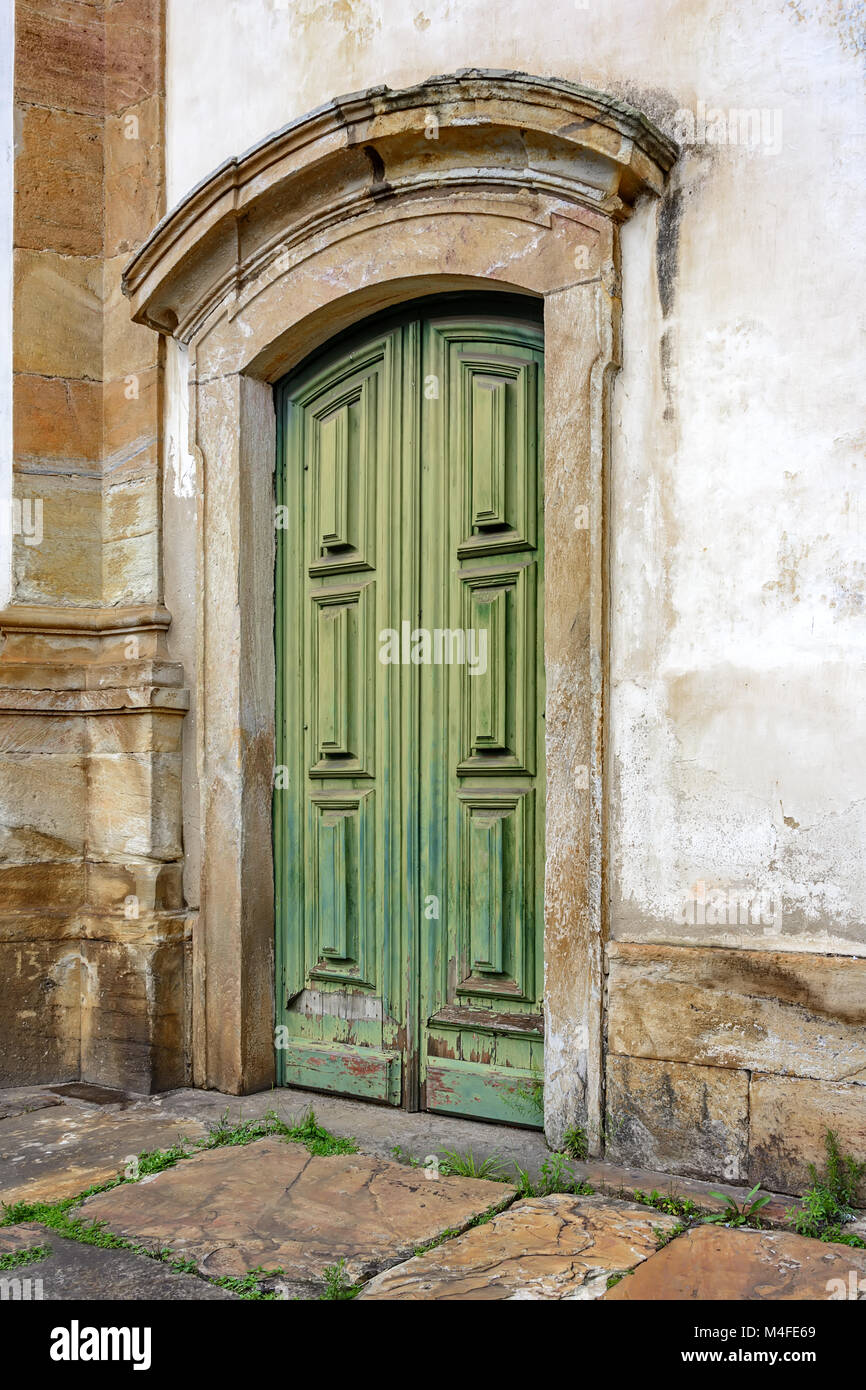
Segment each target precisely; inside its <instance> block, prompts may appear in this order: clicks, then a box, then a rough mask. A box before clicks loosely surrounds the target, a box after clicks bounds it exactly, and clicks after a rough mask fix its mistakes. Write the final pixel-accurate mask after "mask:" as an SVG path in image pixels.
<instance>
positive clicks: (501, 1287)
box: [359, 1195, 677, 1300]
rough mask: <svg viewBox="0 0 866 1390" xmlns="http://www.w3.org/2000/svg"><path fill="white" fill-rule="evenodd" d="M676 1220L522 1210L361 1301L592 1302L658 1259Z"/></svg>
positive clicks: (544, 1201)
mask: <svg viewBox="0 0 866 1390" xmlns="http://www.w3.org/2000/svg"><path fill="white" fill-rule="evenodd" d="M676 1225H677V1222H676V1218H675V1217H672V1216H661V1215H659V1213H657V1212H654V1211H649V1210H648V1209H647V1208H646V1207H640V1206H634V1205H632V1204H630V1203H628V1202H617V1201H610V1200H608V1199H605V1198H600V1197H574V1196H565V1195H556V1196H551V1197H533V1198H530V1199H528V1200H526V1201H522V1202H517V1203H515V1205H514V1206H512V1207H509V1209H508V1210H507V1211H504V1212H502V1213H501V1214H500V1215H498V1216H495V1217H494V1218H493V1220H492V1221H488V1222H485V1224H484V1225H481V1226H475V1227H473V1228H472V1230H469V1231H467V1232H466V1233H465V1234H464V1235H462V1236H459V1237H458V1238H456V1239H454V1240H449V1241H446V1242H445V1243H444V1244H442V1245H439V1246H437V1247H436V1248H435V1249H434V1250H430V1251H428V1252H427V1253H426V1254H424V1255H421V1256H418V1257H417V1258H414V1259H411V1260H407V1261H406V1263H405V1264H401V1265H397V1266H396V1267H395V1268H392V1269H389V1270H387V1271H385V1272H384V1273H383V1274H380V1275H378V1277H377V1278H375V1279H373V1280H371V1282H370V1283H369V1284H367V1285H365V1287H364V1288H363V1289H362V1290H361V1293H360V1294H359V1298H361V1299H425V1300H428V1299H436V1300H460V1299H475V1300H493V1299H592V1298H599V1297H600V1296H601V1295H602V1294H603V1293H604V1292H605V1290H606V1289H607V1281H608V1279H609V1277H610V1276H611V1274H616V1273H621V1272H622V1271H624V1270H629V1269H632V1268H633V1267H634V1266H635V1265H637V1264H640V1263H641V1262H642V1261H644V1260H646V1259H648V1258H649V1257H650V1256H653V1255H654V1254H655V1251H656V1249H657V1245H658V1238H657V1235H656V1231H657V1230H662V1231H664V1232H671V1231H673V1230H675V1229H676Z"/></svg>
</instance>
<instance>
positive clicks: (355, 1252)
mask: <svg viewBox="0 0 866 1390" xmlns="http://www.w3.org/2000/svg"><path fill="white" fill-rule="evenodd" d="M311 1106H312V1107H313V1108H314V1110H315V1114H316V1119H317V1121H318V1123H319V1125H321V1126H324V1127H325V1128H327V1130H328V1131H330V1133H331V1134H332V1135H335V1136H339V1137H348V1136H352V1137H353V1138H354V1141H355V1145H356V1148H355V1151H352V1152H334V1151H328V1150H329V1149H330V1150H333V1149H339V1148H340V1147H346V1148H350V1147H351V1146H349V1145H343V1146H341V1145H329V1144H327V1143H325V1145H324V1146H322V1145H321V1144H320V1145H318V1146H317V1145H316V1144H315V1143H313V1144H307V1143H302V1142H298V1141H293V1140H290V1139H287V1138H286V1137H285V1135H284V1134H281V1133H279V1132H271V1133H265V1134H263V1135H262V1136H261V1137H255V1138H253V1139H252V1140H251V1142H239V1140H244V1139H248V1138H249V1135H248V1134H241V1135H234V1134H233V1130H232V1127H233V1126H235V1125H237V1124H239V1123H240V1124H243V1123H251V1122H256V1121H262V1119H263V1117H264V1116H266V1115H267V1114H268V1113H269V1112H275V1113H276V1114H277V1115H278V1116H279V1118H280V1120H282V1121H283V1122H284V1124H287V1125H292V1124H294V1123H297V1122H299V1121H300V1120H302V1119H303V1117H304V1114H305V1112H308V1111H309V1109H310V1107H311ZM262 1127H264V1128H270V1129H271V1130H273V1128H274V1127H273V1124H272V1123H271V1125H270V1126H262ZM232 1138H234V1142H227V1141H228V1140H231V1139H232ZM217 1140H219V1142H217ZM317 1147H318V1148H319V1149H322V1148H323V1147H324V1149H325V1151H324V1152H322V1151H319V1152H316V1151H315V1150H316V1148H317ZM311 1149H312V1150H313V1151H311ZM158 1150H162V1151H165V1150H169V1151H171V1158H172V1160H176V1161H173V1162H172V1163H171V1166H165V1167H162V1168H160V1162H156V1163H154V1161H153V1159H152V1158H151V1160H150V1161H148V1160H144V1159H142V1158H141V1155H142V1154H150V1155H153V1154H154V1152H155V1151H158ZM444 1150H453V1151H456V1152H459V1153H460V1154H467V1153H471V1154H472V1155H473V1156H474V1159H475V1163H476V1165H481V1164H482V1163H483V1162H484V1160H485V1159H487V1160H490V1161H494V1160H495V1162H496V1164H497V1167H496V1170H495V1172H494V1173H493V1174H490V1173H488V1172H485V1171H484V1170H482V1175H481V1176H478V1177H469V1176H460V1175H457V1174H453V1173H448V1172H447V1171H445V1169H444V1166H443V1168H442V1170H441V1171H440V1163H439V1162H437V1157H438V1159H439V1161H441V1156H442V1154H443V1151H444ZM548 1158H549V1155H548V1152H547V1149H546V1147H545V1144H544V1140H543V1138H542V1136H541V1135H539V1134H537V1133H535V1132H533V1131H529V1130H519V1129H513V1128H506V1127H503V1126H496V1125H481V1124H475V1123H472V1122H470V1121H463V1120H455V1119H452V1118H447V1117H437V1116H433V1115H429V1114H422V1115H407V1114H405V1113H404V1112H401V1111H394V1110H388V1109H385V1108H384V1107H375V1106H369V1105H367V1106H365V1105H362V1104H359V1103H357V1102H353V1101H348V1100H340V1099H338V1098H335V1097H325V1096H318V1095H311V1094H310V1093H304V1092H300V1091H289V1090H282V1091H274V1092H263V1093H261V1094H260V1095H257V1096H247V1097H243V1098H241V1099H238V1098H237V1097H228V1096H220V1095H218V1094H216V1093H213V1092H201V1091H192V1090H183V1091H175V1092H170V1093H167V1094H165V1095H162V1096H135V1095H130V1094H128V1093H122V1092H117V1091H111V1090H108V1089H107V1088H104V1087H98V1086H90V1085H87V1084H85V1083H69V1084H67V1085H61V1086H56V1087H31V1088H18V1089H15V1090H7V1091H0V1200H2V1202H3V1203H4V1206H5V1212H6V1224H4V1225H2V1226H0V1267H2V1276H3V1278H5V1279H7V1280H13V1281H14V1280H16V1279H17V1280H20V1281H22V1287H23V1285H24V1282H25V1281H27V1280H29V1281H30V1283H29V1285H27V1292H25V1293H23V1294H21V1289H19V1288H18V1286H16V1290H17V1293H18V1294H21V1296H24V1297H27V1296H38V1297H42V1298H45V1299H52V1300H57V1301H66V1300H74V1299H104V1298H108V1299H115V1300H127V1301H130V1300H143V1299H147V1300H150V1299H166V1300H178V1299H182V1300H195V1299H206V1300H213V1299H223V1300H233V1299H237V1298H239V1297H249V1296H250V1295H251V1294H252V1295H253V1296H258V1297H263V1296H265V1297H270V1298H273V1299H285V1298H289V1299H319V1298H322V1297H328V1298H348V1297H357V1299H358V1301H360V1302H365V1301H369V1300H371V1299H372V1300H395V1301H397V1300H416V1301H417V1300H434V1301H436V1300H486V1301H489V1300H502V1299H512V1300H532V1299H535V1300H555V1299H558V1300H572V1299H579V1300H591V1299H603V1300H606V1301H613V1302H618V1301H634V1300H678V1301H682V1300H698V1301H702V1300H716V1299H741V1300H755V1301H758V1300H771V1301H777V1300H822V1299H831V1298H835V1299H838V1298H843V1297H844V1298H851V1297H858V1298H860V1299H863V1298H866V1292H860V1289H861V1287H862V1289H863V1290H866V1250H859V1249H855V1248H852V1247H849V1246H846V1245H837V1244H825V1243H821V1242H819V1241H814V1240H808V1239H806V1238H804V1237H801V1236H798V1235H795V1234H793V1233H792V1232H791V1231H790V1230H785V1229H782V1226H783V1224H784V1214H785V1210H786V1208H788V1207H790V1206H791V1205H793V1201H794V1199H793V1198H792V1197H790V1196H784V1195H778V1194H773V1195H772V1197H771V1201H770V1202H769V1203H768V1204H767V1205H766V1206H765V1207H764V1209H763V1211H762V1213H761V1215H762V1218H763V1219H764V1222H765V1227H766V1228H765V1229H760V1230H751V1229H730V1228H728V1227H726V1226H722V1225H709V1224H703V1223H702V1221H701V1219H700V1218H694V1219H693V1220H692V1221H690V1222H687V1223H682V1222H681V1221H680V1220H679V1219H678V1218H677V1216H675V1215H667V1214H664V1213H662V1212H660V1211H658V1210H655V1209H654V1208H652V1207H649V1206H647V1205H645V1204H643V1203H641V1202H639V1201H636V1200H635V1198H634V1196H633V1195H632V1194H633V1193H634V1192H635V1191H642V1192H648V1191H652V1190H653V1189H656V1190H658V1191H659V1192H662V1193H669V1194H675V1195H677V1196H679V1197H689V1198H691V1200H692V1201H693V1202H694V1203H695V1204H696V1205H697V1206H698V1207H700V1208H701V1213H702V1215H706V1214H707V1213H712V1212H714V1211H715V1212H717V1211H718V1210H719V1209H720V1208H721V1206H722V1203H721V1201H720V1200H719V1199H718V1198H717V1197H714V1196H711V1191H713V1192H717V1191H721V1192H722V1193H723V1194H730V1195H733V1196H735V1198H737V1199H738V1200H740V1201H742V1199H743V1197H744V1196H745V1193H744V1192H741V1191H739V1190H738V1189H734V1188H726V1187H722V1188H720V1187H719V1185H718V1184H702V1183H698V1182H695V1181H692V1180H688V1179H684V1178H675V1177H671V1176H669V1175H663V1174H658V1173H646V1172H639V1171H633V1170H626V1169H620V1168H615V1167H613V1166H611V1165H606V1164H603V1163H592V1162H589V1163H576V1162H575V1163H572V1164H571V1165H570V1168H571V1171H572V1172H573V1175H574V1178H575V1182H576V1184H578V1191H577V1192H566V1193H563V1192H556V1193H552V1194H550V1195H543V1196H537V1195H536V1196H531V1197H526V1196H522V1195H521V1193H520V1191H519V1183H518V1176H517V1172H516V1168H515V1165H519V1166H520V1168H521V1169H524V1170H525V1171H526V1172H527V1173H528V1174H529V1175H530V1177H531V1178H532V1179H533V1180H534V1181H535V1182H536V1186H537V1179H538V1175H539V1173H540V1170H541V1167H542V1164H543V1163H544V1162H545V1160H546V1159H548ZM142 1173H143V1175H142ZM118 1179H120V1181H118ZM511 1179H513V1181H512V1180H511ZM587 1188H591V1189H592V1191H591V1192H589V1191H587ZM93 1189H102V1190H96V1191H93ZM88 1192H89V1195H84V1196H83V1197H82V1194H87V1193H88ZM80 1197H81V1200H80V1201H78V1200H72V1199H78V1198H80ZM64 1201H70V1203H71V1204H70V1206H69V1207H68V1208H67V1209H66V1215H65V1216H63V1215H62V1214H61V1215H60V1217H59V1218H58V1216H57V1212H58V1208H57V1206H56V1204H57V1203H61V1202H64ZM39 1203H42V1204H45V1207H43V1208H41V1209H40V1207H39V1206H38V1205H36V1204H39ZM16 1204H18V1205H17V1206H16ZM46 1208H52V1209H53V1210H52V1211H49V1210H46ZM93 1223H98V1225H96V1226H95V1227H94V1225H93ZM864 1225H866V1223H864V1222H863V1221H862V1220H861V1221H860V1222H859V1223H855V1225H854V1226H852V1227H851V1228H850V1229H857V1230H859V1231H860V1232H861V1233H862V1231H863V1229H864ZM94 1231H95V1232H96V1234H95V1235H94ZM82 1233H84V1234H85V1237H86V1238H85V1240H84V1241H82V1240H81V1239H80V1236H81V1234H82ZM75 1236H77V1237H79V1238H73V1237H75ZM0 1284H2V1279H0ZM37 1288H38V1294H37V1293H33V1292H32V1291H33V1290H35V1289H37ZM0 1292H3V1294H4V1296H5V1285H4V1286H3V1289H2V1290H0Z"/></svg>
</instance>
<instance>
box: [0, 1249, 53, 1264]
mask: <svg viewBox="0 0 866 1390" xmlns="http://www.w3.org/2000/svg"><path fill="white" fill-rule="evenodd" d="M50 1254H51V1246H50V1245H31V1246H30V1248H29V1249H28V1250H13V1251H11V1252H10V1253H9V1254H8V1255H0V1269H20V1268H21V1266H22V1265H32V1264H36V1263H37V1261H38V1260H44V1259H45V1258H46V1256H48V1255H50Z"/></svg>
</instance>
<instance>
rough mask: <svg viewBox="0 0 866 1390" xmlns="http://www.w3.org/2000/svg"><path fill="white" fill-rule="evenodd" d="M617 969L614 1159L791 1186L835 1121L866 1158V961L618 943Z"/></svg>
mask: <svg viewBox="0 0 866 1390" xmlns="http://www.w3.org/2000/svg"><path fill="white" fill-rule="evenodd" d="M608 964H609V971H608V1055H607V1064H606V1082H607V1086H606V1138H607V1156H608V1157H609V1158H611V1159H612V1160H613V1161H615V1162H617V1163H623V1164H628V1165H634V1166H642V1167H646V1168H654V1169H657V1170H659V1171H660V1172H665V1173H672V1174H681V1175H682V1176H685V1177H700V1178H718V1179H724V1180H726V1181H728V1182H734V1183H743V1184H746V1183H748V1184H749V1185H751V1184H754V1183H758V1182H760V1183H761V1184H762V1185H763V1186H764V1187H767V1188H771V1189H773V1190H774V1191H778V1192H792V1193H796V1192H801V1191H802V1190H803V1188H804V1187H805V1186H806V1185H807V1184H808V1182H809V1181H810V1178H809V1164H810V1163H815V1164H817V1165H818V1167H819V1169H820V1168H821V1165H822V1162H823V1158H824V1137H825V1134H826V1132H827V1130H828V1129H832V1130H834V1131H835V1132H836V1134H837V1135H838V1136H839V1141H840V1144H841V1145H842V1147H843V1149H844V1150H845V1151H846V1152H850V1153H853V1154H855V1156H857V1157H858V1158H861V1159H862V1158H866V1031H864V1027H863V1025H864V1023H866V960H863V959H859V958H857V957H852V956H820V955H811V954H806V953H797V952H791V953H781V952H771V951H739V950H725V949H718V948H707V949H700V948H697V947H681V946H644V945H633V944H625V943H621V942H617V943H613V944H612V945H611V946H610V948H609V957H608ZM860 1199H861V1200H862V1201H863V1202H864V1203H866V1181H864V1183H863V1185H862V1189H861V1192H860Z"/></svg>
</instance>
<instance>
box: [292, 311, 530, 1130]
mask: <svg viewBox="0 0 866 1390" xmlns="http://www.w3.org/2000/svg"><path fill="white" fill-rule="evenodd" d="M542 347H543V344H542V333H541V326H540V323H539V322H538V321H537V320H536V319H534V318H533V317H531V316H529V315H527V317H526V318H520V317H517V316H515V315H514V312H513V309H510V312H509V314H508V315H507V316H506V314H504V313H503V312H502V311H501V310H498V309H497V310H495V311H494V310H492V309H491V307H490V303H489V301H488V302H487V303H483V302H480V301H479V302H472V303H471V302H469V301H464V302H463V304H462V305H461V304H454V303H442V302H439V301H437V302H434V303H430V302H428V303H427V304H425V305H423V306H418V307H417V309H416V311H415V312H414V313H412V314H408V315H403V316H402V317H400V318H395V317H393V316H392V317H391V318H386V319H384V320H380V321H379V323H378V324H373V325H370V326H368V327H367V329H366V330H365V332H363V333H362V334H359V335H356V336H355V337H353V338H352V339H350V340H344V341H343V342H341V343H340V344H339V345H335V346H334V348H333V349H332V350H331V351H330V352H328V353H327V354H326V355H323V356H320V357H319V358H317V359H316V361H315V362H314V363H312V364H311V365H309V366H308V367H306V368H305V369H302V370H301V371H300V372H298V373H296V374H294V375H293V376H292V377H290V378H288V379H287V380H286V381H284V382H282V383H281V384H280V386H279V387H278V388H277V411H278V425H279V451H278V469H277V504H278V510H277V525H278V530H277V542H278V544H277V622H276V638H277V742H278V751H277V773H276V778H275V796H274V829H275V865H276V892H277V1060H278V1076H279V1080H280V1082H281V1083H282V1084H285V1085H298V1086H304V1087H310V1088H313V1089H319V1090H329V1091H335V1092H339V1093H342V1094H348V1095H353V1096H360V1097H366V1098H369V1099H371V1100H378V1101H385V1102H389V1103H391V1104H402V1105H405V1106H407V1107H408V1108H410V1109H417V1108H419V1107H421V1108H427V1109H432V1110H441V1111H446V1112H450V1113H455V1114H462V1115H474V1116H477V1117H479V1118H488V1119H497V1120H503V1121H511V1122H513V1123H517V1124H538V1125H540V1124H541V1121H542V1105H541V1077H542V1070H543V1067H542V1057H543V1044H542V1036H543V1035H542V1021H541V996H542V985H543V978H542V973H543V962H542V920H543V917H542V895H543V865H544V737H543V710H544V684H543V682H544V671H543V664H542V658H541V640H542V623H541V613H542V597H543V592H542V583H543V574H542V551H543V529H542V494H541V481H540V480H541V476H542V474H541V462H542V460H541V424H542V385H543V353H542Z"/></svg>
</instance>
